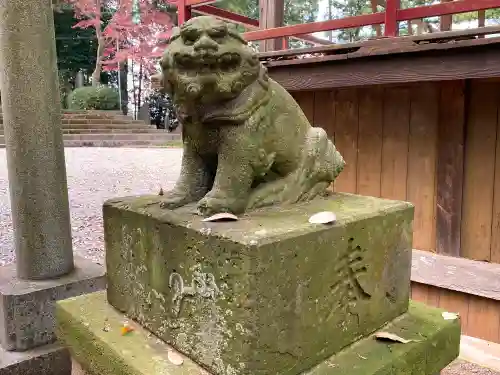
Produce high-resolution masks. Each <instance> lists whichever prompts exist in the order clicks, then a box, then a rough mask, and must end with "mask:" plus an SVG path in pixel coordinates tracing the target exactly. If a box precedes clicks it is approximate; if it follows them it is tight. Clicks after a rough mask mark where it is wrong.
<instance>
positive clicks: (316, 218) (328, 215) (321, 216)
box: [309, 211, 337, 224]
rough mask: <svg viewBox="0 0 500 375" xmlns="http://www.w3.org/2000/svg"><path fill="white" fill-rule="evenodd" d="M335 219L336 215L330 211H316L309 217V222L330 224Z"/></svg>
mask: <svg viewBox="0 0 500 375" xmlns="http://www.w3.org/2000/svg"><path fill="white" fill-rule="evenodd" d="M335 221H337V215H335V214H334V213H333V212H331V211H323V212H318V213H317V214H314V215H312V216H311V217H310V218H309V223H311V224H332V223H334V222H335Z"/></svg>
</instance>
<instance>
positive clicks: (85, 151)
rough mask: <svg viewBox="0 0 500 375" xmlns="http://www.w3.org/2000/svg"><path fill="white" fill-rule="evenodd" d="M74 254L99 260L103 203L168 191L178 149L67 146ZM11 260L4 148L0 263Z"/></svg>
mask: <svg viewBox="0 0 500 375" xmlns="http://www.w3.org/2000/svg"><path fill="white" fill-rule="evenodd" d="M65 153H66V169H67V174H68V189H69V199H70V209H71V226H72V229H73V246H74V250H75V253H76V254H78V255H81V256H83V257H85V258H88V259H91V260H93V261H95V262H98V263H101V262H102V261H103V255H104V253H103V249H104V246H103V230H102V203H103V202H104V201H105V200H106V199H108V198H113V197H119V196H126V195H132V194H144V193H146V194H148V193H157V192H158V191H159V190H160V187H163V189H169V188H171V187H172V186H173V184H174V183H175V180H176V179H177V176H178V175H179V170H180V160H181V155H182V151H181V150H180V149H169V148H161V149H126V148H66V151H65ZM13 261H14V252H13V234H12V221H11V217H10V196H9V191H8V181H7V161H6V156H5V150H4V149H3V150H2V149H0V265H4V264H8V263H11V262H13Z"/></svg>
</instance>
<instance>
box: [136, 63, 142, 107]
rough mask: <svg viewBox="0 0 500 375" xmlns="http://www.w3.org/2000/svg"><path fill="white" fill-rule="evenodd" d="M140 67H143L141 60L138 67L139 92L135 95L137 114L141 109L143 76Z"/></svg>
mask: <svg viewBox="0 0 500 375" xmlns="http://www.w3.org/2000/svg"><path fill="white" fill-rule="evenodd" d="M142 67H143V65H142V60H141V64H140V65H139V92H138V94H137V113H139V111H140V109H141V107H142V75H143V70H142Z"/></svg>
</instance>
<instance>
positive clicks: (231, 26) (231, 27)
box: [227, 22, 238, 33]
mask: <svg viewBox="0 0 500 375" xmlns="http://www.w3.org/2000/svg"><path fill="white" fill-rule="evenodd" d="M227 30H228V31H229V32H230V33H237V32H238V25H236V24H235V23H230V22H228V23H227Z"/></svg>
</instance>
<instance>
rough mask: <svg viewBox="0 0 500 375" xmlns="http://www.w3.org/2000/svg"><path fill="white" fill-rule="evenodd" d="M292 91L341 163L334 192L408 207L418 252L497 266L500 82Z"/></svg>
mask: <svg viewBox="0 0 500 375" xmlns="http://www.w3.org/2000/svg"><path fill="white" fill-rule="evenodd" d="M292 94H293V95H294V97H295V98H296V100H297V101H298V102H299V104H300V105H301V107H302V109H303V110H304V112H305V114H306V115H307V116H308V118H309V119H310V121H311V122H312V123H314V124H315V125H316V126H322V127H323V128H325V129H326V130H327V132H328V133H329V134H330V135H331V137H332V138H333V139H334V141H335V144H336V146H337V148H338V149H339V151H340V152H341V153H342V155H343V156H344V158H345V159H346V161H347V166H346V168H345V170H344V172H342V174H341V175H340V177H339V178H338V180H337V181H336V183H335V190H337V191H344V192H351V193H359V194H363V195H373V196H380V197H384V198H392V199H400V200H408V201H410V202H412V203H414V204H415V221H414V244H413V246H414V248H416V249H421V250H428V251H433V252H438V253H441V254H447V255H454V256H462V257H466V258H469V259H476V260H482V261H488V262H500V121H499V120H498V119H499V115H500V114H499V111H498V108H499V105H500V81H498V80H497V81H495V80H473V81H447V82H430V83H416V84H409V85H400V86H389V85H385V86H370V87H359V88H339V89H332V90H330V91H316V92H306V91H303V92H295V93H292ZM497 133H498V137H497Z"/></svg>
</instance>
